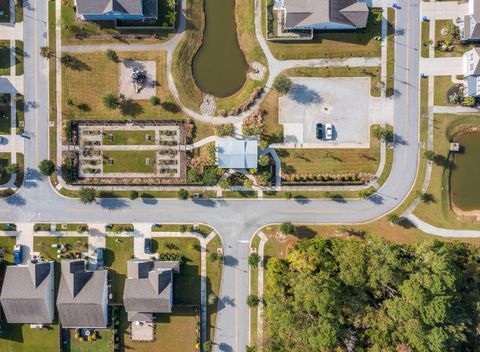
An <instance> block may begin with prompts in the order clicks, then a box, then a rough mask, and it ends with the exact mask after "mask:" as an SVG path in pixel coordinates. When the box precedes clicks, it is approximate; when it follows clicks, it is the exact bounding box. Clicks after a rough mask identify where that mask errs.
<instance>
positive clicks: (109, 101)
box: [102, 94, 120, 110]
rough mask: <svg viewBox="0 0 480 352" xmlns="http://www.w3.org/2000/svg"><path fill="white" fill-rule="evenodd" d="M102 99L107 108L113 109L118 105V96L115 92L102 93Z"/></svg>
mask: <svg viewBox="0 0 480 352" xmlns="http://www.w3.org/2000/svg"><path fill="white" fill-rule="evenodd" d="M102 101H103V105H105V107H106V108H107V109H108V110H115V109H116V108H118V106H119V105H120V103H119V101H118V97H117V96H116V95H115V94H107V95H104V96H103V98H102Z"/></svg>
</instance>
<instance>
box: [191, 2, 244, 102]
mask: <svg viewBox="0 0 480 352" xmlns="http://www.w3.org/2000/svg"><path fill="white" fill-rule="evenodd" d="M234 11H235V0H205V32H204V33H203V43H202V46H201V47H200V49H199V51H198V52H197V54H196V55H195V57H194V58H193V76H194V77H195V81H196V83H197V85H198V87H199V88H200V89H201V90H202V91H203V92H205V93H209V94H212V95H214V96H216V97H220V98H223V97H228V96H230V95H232V94H234V93H235V92H237V91H238V90H239V89H240V88H241V87H242V86H243V83H244V82H245V78H246V73H247V68H248V64H247V62H246V60H245V56H244V54H243V52H242V50H241V49H240V46H239V44H238V38H237V29H236V24H235V12H234Z"/></svg>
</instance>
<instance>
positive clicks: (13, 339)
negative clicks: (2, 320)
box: [0, 324, 60, 352]
mask: <svg viewBox="0 0 480 352" xmlns="http://www.w3.org/2000/svg"><path fill="white" fill-rule="evenodd" d="M2 330H3V333H2V336H1V337H0V351H2V352H52V351H59V349H60V346H59V344H60V332H59V328H58V325H56V324H54V325H50V327H49V328H48V329H32V328H30V324H5V325H4V327H2Z"/></svg>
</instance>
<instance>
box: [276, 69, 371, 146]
mask: <svg viewBox="0 0 480 352" xmlns="http://www.w3.org/2000/svg"><path fill="white" fill-rule="evenodd" d="M291 79H292V88H291V89H290V92H289V93H288V94H287V95H285V96H283V97H280V98H279V104H278V105H279V123H281V124H283V126H284V143H285V144H290V145H291V144H295V145H296V147H304V148H315V147H318V148H323V147H328V148H368V147H369V145H370V124H371V118H370V116H369V115H370V110H371V107H370V104H372V102H371V99H370V78H363V77H358V78H351V77H348V78H347V77H345V78H320V77H308V78H307V77H306V78H300V77H292V78H291ZM318 123H321V124H323V125H325V124H326V123H331V124H332V125H333V138H332V139H331V140H325V139H321V140H319V139H317V136H316V126H317V124H318Z"/></svg>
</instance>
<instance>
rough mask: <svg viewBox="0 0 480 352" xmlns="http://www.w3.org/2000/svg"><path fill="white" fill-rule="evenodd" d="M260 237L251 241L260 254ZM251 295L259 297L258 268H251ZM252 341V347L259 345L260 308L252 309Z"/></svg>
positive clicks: (255, 237) (252, 246)
mask: <svg viewBox="0 0 480 352" xmlns="http://www.w3.org/2000/svg"><path fill="white" fill-rule="evenodd" d="M259 245H260V237H258V236H257V235H255V236H254V237H253V238H252V241H251V245H250V247H251V248H255V249H256V250H257V252H256V253H258V249H259ZM250 294H251V295H258V267H253V266H250ZM249 310H250V341H251V345H252V346H256V345H257V338H258V334H257V325H258V307H250V309H249Z"/></svg>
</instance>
